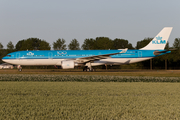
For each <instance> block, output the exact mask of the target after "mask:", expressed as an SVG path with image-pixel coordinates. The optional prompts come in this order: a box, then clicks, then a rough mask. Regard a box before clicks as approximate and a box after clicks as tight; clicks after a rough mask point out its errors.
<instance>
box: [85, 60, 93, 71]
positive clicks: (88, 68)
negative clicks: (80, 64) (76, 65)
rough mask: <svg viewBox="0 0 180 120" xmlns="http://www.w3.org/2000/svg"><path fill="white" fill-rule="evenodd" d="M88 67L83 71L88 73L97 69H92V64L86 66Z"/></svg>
mask: <svg viewBox="0 0 180 120" xmlns="http://www.w3.org/2000/svg"><path fill="white" fill-rule="evenodd" d="M86 65H87V66H85V67H84V69H83V71H88V72H94V71H95V69H93V68H92V66H91V62H89V63H87V64H86Z"/></svg>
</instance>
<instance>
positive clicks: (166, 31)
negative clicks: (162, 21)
mask: <svg viewBox="0 0 180 120" xmlns="http://www.w3.org/2000/svg"><path fill="white" fill-rule="evenodd" d="M171 31H172V27H165V28H163V29H162V30H161V32H159V33H158V34H157V35H156V37H154V39H153V40H152V41H151V42H150V43H149V44H148V45H147V46H145V47H143V48H141V50H164V48H165V46H166V44H167V42H168V39H169V36H170V34H171Z"/></svg>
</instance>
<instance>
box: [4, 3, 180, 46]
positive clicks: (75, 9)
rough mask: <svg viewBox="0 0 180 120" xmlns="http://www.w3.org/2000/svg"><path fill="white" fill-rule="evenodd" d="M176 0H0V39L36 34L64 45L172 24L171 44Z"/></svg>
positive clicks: (136, 35) (131, 35)
mask: <svg viewBox="0 0 180 120" xmlns="http://www.w3.org/2000/svg"><path fill="white" fill-rule="evenodd" d="M179 5H180V0H0V43H1V44H3V46H4V48H6V46H7V44H8V42H10V41H12V43H13V44H14V45H16V44H17V42H18V41H19V40H23V39H28V38H32V37H33V38H39V39H42V40H45V41H47V42H48V43H50V44H51V47H52V44H53V42H55V41H56V40H57V39H58V38H63V39H65V40H66V44H67V45H68V44H69V43H70V41H71V40H72V39H77V40H78V41H79V43H80V46H81V45H82V44H83V42H84V40H85V39H86V38H94V39H95V38H96V37H109V38H110V39H112V40H114V39H115V38H121V39H126V40H128V41H129V43H131V44H132V45H133V47H135V46H136V43H137V41H140V40H143V39H144V38H147V37H155V36H156V35H157V34H158V33H159V32H160V31H161V29H162V28H163V27H173V31H172V33H171V36H170V38H169V43H170V46H172V45H173V43H174V39H175V38H179V37H180V34H179V31H180V15H179V11H180V7H179Z"/></svg>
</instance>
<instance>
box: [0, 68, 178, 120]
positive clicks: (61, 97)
mask: <svg viewBox="0 0 180 120" xmlns="http://www.w3.org/2000/svg"><path fill="white" fill-rule="evenodd" d="M78 75H79V76H78ZM134 76H136V77H134ZM146 76H147V77H146ZM89 77H90V79H89ZM124 78H125V80H126V79H130V80H133V79H134V80H135V81H145V82H122V81H123V80H124ZM72 79H74V80H76V81H80V79H86V80H85V81H86V82H72ZM108 79H111V80H108ZM120 79H122V81H121V80H120ZM146 79H147V80H146ZM154 79H157V80H154ZM171 79H172V80H171ZM58 80H59V81H61V80H64V82H59V81H58ZM69 80H70V81H69ZM158 80H159V81H163V82H159V81H158ZM15 81H16V82H15ZM38 81H39V82H38ZM53 81H56V82H53ZM65 81H68V82H65ZM82 81H83V80H82ZM91 81H94V82H91ZM97 81H108V82H97ZM114 81H116V82H114ZM118 81H119V82H118ZM157 81H158V82H157ZM166 81H168V82H166ZM171 81H172V82H171ZM179 81H180V71H171V70H168V71H155V70H153V71H149V70H146V71H141V70H138V71H137V70H127V71H126V70H124V71H109V72H107V71H98V72H80V71H73V70H72V71H71V70H70V71H61V70H32V69H30V70H29V69H27V70H26V69H25V70H23V72H18V71H17V70H0V119H2V120H5V119H23V120H25V119H27V120H29V119H37V120H39V119H43V120H49V119H62V120H64V119H70V120H71V119H75V120H76V119H77V120H79V119H85V120H87V119H89V120H91V119H92V120H99V119H102V120H104V119H108V120H109V119H114V120H119V119H122V120H124V119H138V120H140V119H142V120H144V119H148V120H156V119H163V120H164V119H180V83H179Z"/></svg>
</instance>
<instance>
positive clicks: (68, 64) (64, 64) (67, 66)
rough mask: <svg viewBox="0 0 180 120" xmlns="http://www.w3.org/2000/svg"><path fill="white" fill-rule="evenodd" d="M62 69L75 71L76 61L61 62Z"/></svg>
mask: <svg viewBox="0 0 180 120" xmlns="http://www.w3.org/2000/svg"><path fill="white" fill-rule="evenodd" d="M61 67H62V69H74V61H70V60H69V61H61Z"/></svg>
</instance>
